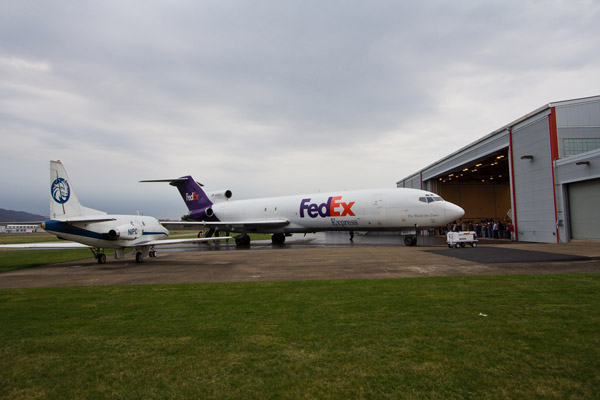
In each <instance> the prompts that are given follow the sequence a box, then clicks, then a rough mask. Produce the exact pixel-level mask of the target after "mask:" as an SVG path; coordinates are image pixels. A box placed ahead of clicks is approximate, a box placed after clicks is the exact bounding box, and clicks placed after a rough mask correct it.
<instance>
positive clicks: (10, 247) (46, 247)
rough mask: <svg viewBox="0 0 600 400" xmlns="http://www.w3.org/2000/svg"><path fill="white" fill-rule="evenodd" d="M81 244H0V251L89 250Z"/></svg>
mask: <svg viewBox="0 0 600 400" xmlns="http://www.w3.org/2000/svg"><path fill="white" fill-rule="evenodd" d="M90 247H92V246H88V245H86V244H83V243H77V242H48V243H22V244H0V251H5V250H28V249H32V250H65V249H89V248H90Z"/></svg>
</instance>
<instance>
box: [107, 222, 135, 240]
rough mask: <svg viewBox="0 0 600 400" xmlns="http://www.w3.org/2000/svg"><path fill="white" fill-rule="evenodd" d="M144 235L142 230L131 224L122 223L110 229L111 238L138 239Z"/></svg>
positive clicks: (109, 235)
mask: <svg viewBox="0 0 600 400" xmlns="http://www.w3.org/2000/svg"><path fill="white" fill-rule="evenodd" d="M140 236H142V230H141V229H140V228H137V227H135V226H133V225H131V224H127V225H121V226H118V227H116V228H113V229H111V230H110V231H108V237H109V238H111V239H137V238H139V237H140Z"/></svg>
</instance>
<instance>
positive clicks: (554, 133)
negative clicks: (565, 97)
mask: <svg viewBox="0 0 600 400" xmlns="http://www.w3.org/2000/svg"><path fill="white" fill-rule="evenodd" d="M548 127H549V129H548V130H549V131H550V154H551V156H552V162H551V165H550V169H551V170H552V193H554V225H555V227H556V243H560V237H559V236H558V208H557V206H556V183H555V182H556V180H555V178H554V161H556V160H558V127H557V126H556V108H555V107H552V108H550V115H548Z"/></svg>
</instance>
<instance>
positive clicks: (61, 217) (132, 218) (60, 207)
mask: <svg viewBox="0 0 600 400" xmlns="http://www.w3.org/2000/svg"><path fill="white" fill-rule="evenodd" d="M42 228H43V229H45V230H46V231H47V232H49V233H52V234H54V235H56V236H58V237H59V238H60V239H66V240H72V241H73V242H70V243H69V242H68V243H27V244H11V245H0V249H13V250H15V249H38V250H42V249H74V248H89V249H90V250H91V251H92V253H93V254H94V257H95V258H96V260H97V261H98V263H99V264H104V263H105V262H106V255H105V254H104V249H115V253H114V254H115V258H116V259H121V258H124V255H125V251H124V250H125V248H132V249H133V251H134V254H135V261H136V262H138V263H139V262H142V260H143V258H144V257H145V256H150V257H156V250H154V247H155V246H161V245H166V244H169V245H172V244H176V243H182V242H186V243H189V242H204V241H210V240H224V239H229V238H228V237H220V238H204V239H200V238H198V239H179V240H165V239H166V238H167V237H168V236H169V231H168V230H167V229H166V228H165V227H164V226H162V225H161V224H160V222H159V221H158V219H156V218H154V217H145V216H140V215H109V214H107V213H105V212H103V211H98V210H93V209H91V208H87V207H84V206H82V205H81V204H80V203H79V200H78V199H77V195H75V191H74V190H73V186H72V184H71V181H70V180H69V177H68V176H67V171H66V170H65V168H64V167H63V165H62V163H61V162H60V161H50V220H48V221H45V222H43V223H42Z"/></svg>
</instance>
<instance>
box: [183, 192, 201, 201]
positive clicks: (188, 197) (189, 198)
mask: <svg viewBox="0 0 600 400" xmlns="http://www.w3.org/2000/svg"><path fill="white" fill-rule="evenodd" d="M194 200H198V193H196V192H192V194H189V193H187V192H186V193H185V201H194Z"/></svg>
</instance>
